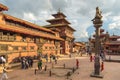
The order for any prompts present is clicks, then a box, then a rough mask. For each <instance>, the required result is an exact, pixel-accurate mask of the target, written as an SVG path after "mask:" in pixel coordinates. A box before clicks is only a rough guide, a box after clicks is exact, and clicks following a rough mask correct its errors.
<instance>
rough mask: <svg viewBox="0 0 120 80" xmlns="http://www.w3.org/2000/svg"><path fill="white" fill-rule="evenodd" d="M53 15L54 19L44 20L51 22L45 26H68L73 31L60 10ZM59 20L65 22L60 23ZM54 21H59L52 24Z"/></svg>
mask: <svg viewBox="0 0 120 80" xmlns="http://www.w3.org/2000/svg"><path fill="white" fill-rule="evenodd" d="M52 16H54V17H55V18H54V19H50V20H46V21H47V22H49V23H51V24H50V25H46V26H45V27H47V28H51V27H65V26H66V27H69V28H70V29H71V30H73V31H75V29H73V28H72V27H71V26H69V24H70V22H69V21H67V20H66V19H65V17H66V16H65V15H64V14H63V13H62V12H60V11H59V12H57V14H52ZM59 21H63V22H65V23H61V22H59ZM54 22H59V23H56V24H53V23H54Z"/></svg>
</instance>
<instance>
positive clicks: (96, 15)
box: [92, 7, 102, 24]
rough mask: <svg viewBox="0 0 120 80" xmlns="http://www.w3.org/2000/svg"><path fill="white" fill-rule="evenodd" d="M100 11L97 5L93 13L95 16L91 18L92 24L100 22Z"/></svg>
mask: <svg viewBox="0 0 120 80" xmlns="http://www.w3.org/2000/svg"><path fill="white" fill-rule="evenodd" d="M101 13H102V12H101V11H100V10H99V7H96V14H95V18H94V19H92V21H93V24H102V20H101V19H102V15H101Z"/></svg>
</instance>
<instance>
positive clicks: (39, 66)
mask: <svg viewBox="0 0 120 80" xmlns="http://www.w3.org/2000/svg"><path fill="white" fill-rule="evenodd" d="M41 69H42V60H41V59H40V60H39V61H38V70H41Z"/></svg>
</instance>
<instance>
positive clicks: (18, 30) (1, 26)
mask: <svg viewBox="0 0 120 80" xmlns="http://www.w3.org/2000/svg"><path fill="white" fill-rule="evenodd" d="M0 29H2V30H7V31H12V32H16V33H22V34H26V35H32V36H39V37H44V38H49V39H55V40H63V39H62V38H59V37H56V36H53V35H50V34H46V33H42V32H39V31H38V32H36V31H33V30H29V29H27V28H21V27H16V26H11V25H4V24H0Z"/></svg>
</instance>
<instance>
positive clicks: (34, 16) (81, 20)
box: [0, 0, 120, 41]
mask: <svg viewBox="0 0 120 80" xmlns="http://www.w3.org/2000/svg"><path fill="white" fill-rule="evenodd" d="M0 3H3V4H4V5H6V6H8V7H9V10H8V11H7V12H6V13H7V14H10V15H12V16H15V17H18V18H21V19H24V20H27V21H30V22H33V23H35V24H38V25H41V26H43V25H47V24H49V23H47V22H46V20H47V19H52V18H53V17H52V16H51V14H55V13H56V12H57V11H58V9H59V8H60V9H61V12H63V13H64V14H65V15H66V16H67V20H68V21H69V22H71V25H70V26H71V27H73V28H74V29H75V30H76V32H75V33H74V36H75V38H76V41H87V39H88V38H89V37H90V36H91V35H92V34H94V30H95V29H94V27H93V24H92V21H91V20H92V19H93V18H94V17H95V8H96V7H97V6H99V8H100V10H101V11H102V15H103V18H102V19H103V26H102V27H101V28H103V29H105V31H108V32H109V33H110V34H111V35H112V34H113V33H114V34H116V35H120V11H119V9H120V6H119V3H120V0H0Z"/></svg>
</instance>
